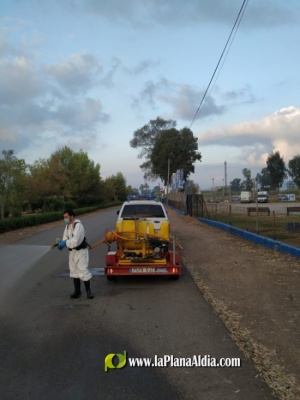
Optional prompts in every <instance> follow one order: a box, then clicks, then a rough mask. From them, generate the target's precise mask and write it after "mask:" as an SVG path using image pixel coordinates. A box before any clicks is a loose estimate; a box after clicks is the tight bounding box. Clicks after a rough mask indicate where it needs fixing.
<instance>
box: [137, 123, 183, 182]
mask: <svg viewBox="0 0 300 400" xmlns="http://www.w3.org/2000/svg"><path fill="white" fill-rule="evenodd" d="M175 126H176V122H175V121H172V120H164V119H162V118H160V117H157V118H156V119H155V120H150V122H149V123H148V124H147V125H144V126H143V127H142V128H140V129H137V130H136V131H135V132H134V133H133V138H132V139H131V140H130V146H131V147H132V148H134V149H137V148H140V149H141V150H140V152H139V154H138V158H143V157H145V159H146V161H145V162H144V163H143V164H141V165H140V168H141V169H142V171H143V172H144V179H152V178H154V177H155V176H153V172H152V164H151V154H152V150H153V146H154V143H155V140H156V137H157V136H158V134H159V133H160V132H161V131H163V130H167V129H172V128H175Z"/></svg>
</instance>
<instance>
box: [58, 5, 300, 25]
mask: <svg viewBox="0 0 300 400" xmlns="http://www.w3.org/2000/svg"><path fill="white" fill-rule="evenodd" d="M64 3H65V4H67V5H68V7H69V10H70V11H71V12H76V10H77V12H81V13H82V12H86V13H90V14H93V15H100V16H101V17H103V18H105V19H109V20H112V21H114V22H119V23H120V22H122V23H124V24H129V25H131V26H134V27H135V28H138V29H145V28H146V29H147V28H149V27H150V26H153V25H162V26H165V25H168V26H170V25H173V26H183V25H186V26H188V25H190V24H199V23H201V24H209V23H215V24H226V25H228V24H230V25H231V26H232V25H233V23H234V21H235V18H236V16H237V15H238V12H239V10H240V7H241V1H239V0H232V1H230V2H228V1H227V2H224V1H220V0H210V1H199V0H189V2H182V0H163V1H162V0H143V2H140V1H138V0H127V1H123V0H110V1H109V2H108V1H97V0H85V1H84V2H82V3H79V2H78V1H76V0H65V1H64ZM70 6H71V7H70ZM295 7H296V8H298V11H299V5H296V4H295V3H294V4H293V5H292V6H289V4H288V3H285V4H284V5H283V4H280V3H277V4H276V3H275V2H274V1H273V0H265V1H264V2H261V1H260V0H253V1H251V2H249V4H248V6H247V8H246V12H245V15H244V19H243V23H242V27H243V26H246V27H248V28H252V29H255V28H257V27H261V28H266V27H275V26H282V25H287V24H291V23H297V22H298V21H299V18H297V12H295V10H294V8H295ZM298 14H299V13H298Z"/></svg>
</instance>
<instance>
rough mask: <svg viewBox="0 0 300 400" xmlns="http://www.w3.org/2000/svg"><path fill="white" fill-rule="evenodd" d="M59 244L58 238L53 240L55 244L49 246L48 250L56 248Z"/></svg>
mask: <svg viewBox="0 0 300 400" xmlns="http://www.w3.org/2000/svg"><path fill="white" fill-rule="evenodd" d="M59 242H60V238H56V239H55V243H54V244H51V246H50V248H51V249H54V247H57V246H58V245H59Z"/></svg>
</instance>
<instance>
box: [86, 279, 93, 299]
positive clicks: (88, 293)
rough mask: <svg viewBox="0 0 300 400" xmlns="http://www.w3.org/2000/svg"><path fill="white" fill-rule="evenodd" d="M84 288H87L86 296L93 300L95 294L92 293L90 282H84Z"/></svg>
mask: <svg viewBox="0 0 300 400" xmlns="http://www.w3.org/2000/svg"><path fill="white" fill-rule="evenodd" d="M84 286H85V290H86V296H87V298H88V299H93V298H94V296H93V293H92V292H91V285H90V281H84Z"/></svg>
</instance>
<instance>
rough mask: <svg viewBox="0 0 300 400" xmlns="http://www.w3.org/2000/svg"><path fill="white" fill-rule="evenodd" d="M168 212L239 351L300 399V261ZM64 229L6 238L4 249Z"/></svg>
mask: <svg viewBox="0 0 300 400" xmlns="http://www.w3.org/2000/svg"><path fill="white" fill-rule="evenodd" d="M104 211H105V210H101V211H98V212H104ZM96 213H97V212H95V214H96ZM168 213H169V217H170V222H171V230H172V233H173V234H174V235H175V236H176V237H177V239H178V240H179V241H180V243H181V244H182V245H183V250H182V251H181V253H182V259H183V262H184V264H185V266H186V267H187V268H188V270H189V271H190V273H191V274H192V276H193V278H194V280H195V282H196V283H197V285H198V287H199V289H200V290H201V292H202V293H203V295H204V297H205V298H206V299H207V301H208V302H209V303H210V304H211V306H212V308H213V309H214V310H215V312H216V313H217V314H218V315H219V316H220V318H221V319H222V320H223V321H224V323H225V325H226V326H227V328H228V329H229V330H230V332H231V334H232V337H233V338H234V339H235V340H236V342H237V344H238V346H239V347H240V348H241V350H242V351H243V352H244V353H245V355H246V356H247V357H248V358H251V359H252V360H253V361H254V363H255V364H256V366H257V369H258V371H259V373H260V374H261V375H262V376H263V378H264V379H265V381H266V382H267V383H268V384H269V386H270V387H271V388H272V389H273V390H274V393H276V395H277V396H278V397H279V398H280V399H284V400H296V399H299V398H300V385H299V381H300V324H299V314H300V307H299V305H300V260H298V259H296V258H294V257H291V256H287V255H283V254H281V253H277V252H275V251H273V250H269V249H265V248H263V247H261V246H259V245H255V244H252V243H250V242H247V241H245V240H243V239H239V238H237V237H235V236H232V235H230V234H228V233H225V232H223V231H220V230H218V229H215V228H212V227H209V226H207V225H205V224H203V223H200V222H198V221H197V219H195V218H191V217H188V216H182V215H180V214H178V213H177V212H175V211H173V210H171V209H168ZM89 215H90V214H89ZM59 225H61V221H57V222H53V223H50V224H44V225H40V226H35V227H32V228H25V229H21V230H17V231H13V232H8V233H5V234H1V235H0V245H7V244H11V243H15V242H17V241H19V240H22V239H25V238H27V237H30V236H32V235H34V234H36V233H39V232H42V231H44V230H48V229H51V228H52V227H55V226H59Z"/></svg>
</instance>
